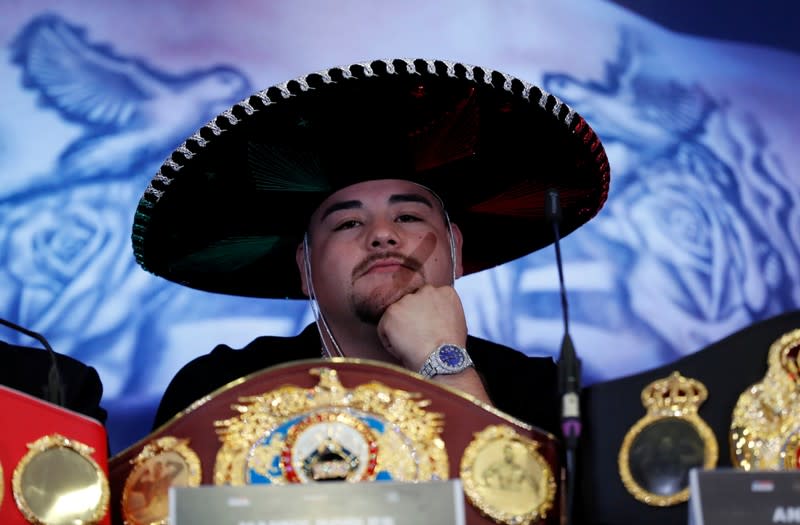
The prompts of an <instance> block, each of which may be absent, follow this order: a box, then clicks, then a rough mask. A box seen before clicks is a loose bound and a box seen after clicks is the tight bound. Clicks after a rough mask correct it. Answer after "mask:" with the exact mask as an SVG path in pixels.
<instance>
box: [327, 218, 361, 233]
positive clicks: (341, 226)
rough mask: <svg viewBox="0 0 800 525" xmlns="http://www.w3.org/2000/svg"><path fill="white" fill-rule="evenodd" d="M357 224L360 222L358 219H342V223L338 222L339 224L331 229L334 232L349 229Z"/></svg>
mask: <svg viewBox="0 0 800 525" xmlns="http://www.w3.org/2000/svg"><path fill="white" fill-rule="evenodd" d="M359 224H361V223H360V222H359V221H357V220H355V219H350V220H349V221H344V222H342V223H339V224H338V225H337V226H336V227H335V228H334V229H333V231H335V232H338V231H341V230H349V229H351V228H355V227H356V226H358V225H359Z"/></svg>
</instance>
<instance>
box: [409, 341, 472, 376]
mask: <svg viewBox="0 0 800 525" xmlns="http://www.w3.org/2000/svg"><path fill="white" fill-rule="evenodd" d="M471 366H474V365H473V363H472V359H471V358H470V356H469V354H468V353H467V350H466V349H465V348H463V347H461V346H458V345H455V344H450V343H445V344H443V345H439V347H438V348H436V350H434V351H433V352H431V353H430V355H429V356H428V357H427V359H425V361H424V362H423V363H422V366H421V367H420V369H419V374H420V375H422V376H424V377H427V378H429V379H430V378H432V377H434V376H438V375H452V374H458V373H461V372H463V371H464V370H466V369H467V368H470V367H471Z"/></svg>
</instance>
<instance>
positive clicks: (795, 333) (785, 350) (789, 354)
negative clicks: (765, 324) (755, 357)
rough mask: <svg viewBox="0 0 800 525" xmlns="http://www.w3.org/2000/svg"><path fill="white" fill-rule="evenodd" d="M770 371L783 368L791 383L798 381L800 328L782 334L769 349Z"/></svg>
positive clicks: (799, 380) (799, 371)
mask: <svg viewBox="0 0 800 525" xmlns="http://www.w3.org/2000/svg"><path fill="white" fill-rule="evenodd" d="M768 360H769V362H770V371H772V369H777V370H781V369H782V370H784V371H785V372H786V373H787V374H788V375H789V379H790V380H791V381H792V382H793V383H800V377H798V376H799V375H800V329H797V330H792V331H791V332H787V333H785V334H783V335H782V336H781V337H780V338H779V339H777V340H776V341H775V342H773V343H772V345H771V346H770V349H769V357H768Z"/></svg>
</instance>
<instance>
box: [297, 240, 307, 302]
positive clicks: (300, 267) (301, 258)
mask: <svg viewBox="0 0 800 525" xmlns="http://www.w3.org/2000/svg"><path fill="white" fill-rule="evenodd" d="M305 255H306V250H305V248H304V247H303V243H302V242H301V243H300V244H298V245H297V250H296V251H295V252H294V260H295V262H296V263H297V271H299V272H300V285H301V289H302V290H303V294H304V295H305V296H306V297H308V296H309V295H308V281H307V280H306V260H305Z"/></svg>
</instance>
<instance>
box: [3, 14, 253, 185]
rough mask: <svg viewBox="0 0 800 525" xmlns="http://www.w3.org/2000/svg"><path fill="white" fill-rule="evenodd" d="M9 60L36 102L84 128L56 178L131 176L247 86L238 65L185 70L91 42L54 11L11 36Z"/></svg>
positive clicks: (240, 95) (64, 180) (61, 180)
mask: <svg viewBox="0 0 800 525" xmlns="http://www.w3.org/2000/svg"><path fill="white" fill-rule="evenodd" d="M10 47H11V53H12V60H13V62H14V63H15V64H17V65H18V66H19V67H20V68H21V69H22V72H23V75H22V82H23V86H24V87H25V88H27V89H31V90H35V91H36V92H38V94H39V98H40V101H41V104H42V105H43V106H44V107H46V108H48V109H52V110H55V111H57V112H58V113H59V115H60V116H61V117H62V118H63V119H64V120H66V121H69V122H73V123H76V124H79V125H81V126H83V127H84V128H85V132H84V133H83V134H82V136H80V138H78V139H77V140H75V141H74V142H73V143H72V144H70V145H69V146H68V147H67V148H66V149H65V150H64V151H63V152H62V153H61V157H60V162H59V166H58V171H59V175H58V177H59V180H54V181H52V182H53V184H57V185H59V186H62V185H63V184H64V183H68V182H69V181H74V180H77V179H86V178H91V177H97V176H100V175H102V176H103V177H125V176H129V175H130V174H131V173H132V172H133V171H134V170H135V169H136V168H137V167H140V166H142V165H145V163H147V162H153V161H162V160H163V159H164V158H165V157H166V155H168V154H169V152H170V151H172V149H173V148H175V147H176V146H177V145H179V144H180V143H181V142H182V141H183V139H184V138H185V137H186V136H187V135H188V134H190V133H192V132H193V131H194V130H196V129H197V128H199V127H200V126H202V125H203V124H205V123H206V122H207V120H208V119H209V118H210V117H212V116H214V115H216V114H218V113H220V112H222V111H224V110H225V109H227V108H228V107H230V106H231V105H232V103H234V102H238V101H239V100H241V99H243V98H244V97H246V96H247V95H249V94H250V92H251V89H250V86H249V82H248V81H247V79H246V78H245V77H244V76H243V75H242V74H241V73H240V72H238V71H236V70H235V69H232V68H230V67H226V66H216V67H212V68H209V69H204V70H196V71H192V72H189V73H184V74H182V75H173V74H168V73H165V72H162V71H157V70H155V69H153V68H152V67H150V66H148V65H147V64H146V63H145V62H144V61H142V60H139V59H135V58H130V57H124V56H120V55H118V54H116V53H115V52H114V51H113V50H111V49H110V48H109V47H108V46H103V45H97V44H92V43H90V42H89V41H88V40H87V38H86V35H85V31H84V30H83V29H81V28H79V27H76V26H73V25H71V24H69V23H67V22H66V21H64V20H63V19H62V18H60V17H58V16H56V15H51V14H48V15H42V16H40V17H37V18H35V19H34V20H33V21H31V22H30V23H28V24H27V25H26V26H25V27H24V28H23V29H22V31H21V32H20V33H19V35H18V36H17V38H16V39H15V40H14V41H13V42H12V44H11V46H10Z"/></svg>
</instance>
